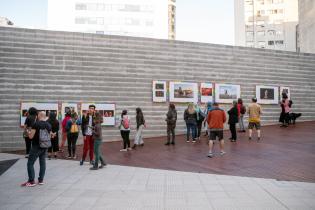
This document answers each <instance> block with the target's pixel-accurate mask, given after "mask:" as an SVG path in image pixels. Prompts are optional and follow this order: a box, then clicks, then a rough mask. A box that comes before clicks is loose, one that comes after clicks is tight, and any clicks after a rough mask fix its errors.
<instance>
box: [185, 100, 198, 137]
mask: <svg viewBox="0 0 315 210" xmlns="http://www.w3.org/2000/svg"><path fill="white" fill-rule="evenodd" d="M184 120H185V122H186V127H187V135H186V142H189V138H190V130H191V132H192V142H193V143H195V142H196V129H197V112H196V110H195V108H194V105H193V104H189V105H188V108H187V109H186V110H185V112H184Z"/></svg>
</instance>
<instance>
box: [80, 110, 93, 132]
mask: <svg viewBox="0 0 315 210" xmlns="http://www.w3.org/2000/svg"><path fill="white" fill-rule="evenodd" d="M89 118H90V114H87V115H86V117H85V116H84V115H83V116H82V120H81V129H82V135H83V136H85V132H86V130H87V128H88V125H89ZM92 126H93V127H94V126H95V123H94V115H92Z"/></svg>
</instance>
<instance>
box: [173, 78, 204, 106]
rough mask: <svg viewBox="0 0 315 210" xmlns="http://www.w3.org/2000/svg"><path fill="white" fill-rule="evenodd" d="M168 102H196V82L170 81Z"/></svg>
mask: <svg viewBox="0 0 315 210" xmlns="http://www.w3.org/2000/svg"><path fill="white" fill-rule="evenodd" d="M169 86H170V87H169V89H170V90H169V91H170V102H183V103H188V102H192V103H197V102H198V84H197V83H193V82H170V85H169Z"/></svg>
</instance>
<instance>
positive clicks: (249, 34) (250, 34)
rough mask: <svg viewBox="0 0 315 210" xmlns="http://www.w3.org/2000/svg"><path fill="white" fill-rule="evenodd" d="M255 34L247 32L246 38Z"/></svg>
mask: <svg viewBox="0 0 315 210" xmlns="http://www.w3.org/2000/svg"><path fill="white" fill-rule="evenodd" d="M253 35H254V32H253V31H246V36H253Z"/></svg>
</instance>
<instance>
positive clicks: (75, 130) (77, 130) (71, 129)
mask: <svg viewBox="0 0 315 210" xmlns="http://www.w3.org/2000/svg"><path fill="white" fill-rule="evenodd" d="M78 132H79V129H78V125H77V124H76V123H72V125H71V128H70V133H78Z"/></svg>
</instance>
